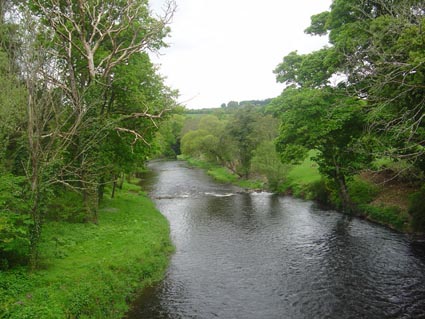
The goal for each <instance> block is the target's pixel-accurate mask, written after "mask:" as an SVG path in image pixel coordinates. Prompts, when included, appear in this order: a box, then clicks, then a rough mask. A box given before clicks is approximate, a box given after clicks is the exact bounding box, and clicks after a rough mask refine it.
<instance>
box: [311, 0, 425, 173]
mask: <svg viewBox="0 0 425 319" xmlns="http://www.w3.org/2000/svg"><path fill="white" fill-rule="evenodd" d="M423 8H424V2H423V1H421V0H406V1H390V2H388V1H385V0H375V1H354V0H336V1H334V2H333V4H332V6H331V8H330V11H328V12H323V13H320V14H318V15H315V16H313V17H312V23H311V26H310V27H309V28H307V30H306V31H307V32H308V33H310V34H317V35H324V34H326V33H328V34H329V41H330V43H331V44H332V48H331V49H327V50H329V51H333V53H332V56H333V58H332V63H331V65H329V64H327V62H326V60H324V63H323V66H322V68H324V69H325V70H328V72H327V73H328V74H333V73H336V72H340V73H342V74H344V78H345V83H344V85H345V86H346V87H347V89H348V90H347V91H348V92H350V94H351V95H353V96H361V97H363V98H366V99H367V103H368V105H369V114H368V121H369V126H370V128H371V131H372V132H373V133H374V134H376V135H378V139H379V143H378V144H379V146H380V147H379V148H377V149H376V151H377V152H380V153H382V154H385V155H387V156H391V157H394V158H403V159H405V160H406V159H408V160H409V161H410V162H411V163H414V164H416V165H417V166H419V167H421V169H422V170H423V166H422V163H423V162H424V160H423V158H424V153H425V152H424V147H423V140H424V128H423V126H424V122H423V115H424V100H423V98H422V96H423V93H424V91H423V90H424V88H423V85H422V83H423V79H424V74H425V69H424V61H425V54H424V52H425V50H424V48H425V42H424V39H423V34H422V30H423V26H424V22H425V20H424V14H423Z"/></svg>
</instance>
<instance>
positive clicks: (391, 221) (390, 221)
mask: <svg viewBox="0 0 425 319" xmlns="http://www.w3.org/2000/svg"><path fill="white" fill-rule="evenodd" d="M360 208H361V209H362V210H363V211H364V213H365V214H366V216H367V217H368V218H370V219H371V220H373V221H376V222H379V223H382V224H385V225H388V226H391V227H393V228H394V229H397V230H400V231H402V230H404V229H405V227H406V225H407V222H408V218H407V216H406V215H404V214H402V212H401V210H400V208H398V207H384V206H372V205H362V206H360Z"/></svg>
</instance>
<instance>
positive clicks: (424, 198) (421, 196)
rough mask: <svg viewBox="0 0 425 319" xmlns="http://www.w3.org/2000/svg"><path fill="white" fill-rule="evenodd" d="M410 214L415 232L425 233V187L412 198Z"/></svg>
mask: <svg viewBox="0 0 425 319" xmlns="http://www.w3.org/2000/svg"><path fill="white" fill-rule="evenodd" d="M409 214H410V216H412V222H411V224H412V227H413V229H414V230H415V231H417V232H421V233H424V232H425V187H422V189H421V190H419V191H418V192H416V193H414V194H413V195H412V196H411V197H410V205H409Z"/></svg>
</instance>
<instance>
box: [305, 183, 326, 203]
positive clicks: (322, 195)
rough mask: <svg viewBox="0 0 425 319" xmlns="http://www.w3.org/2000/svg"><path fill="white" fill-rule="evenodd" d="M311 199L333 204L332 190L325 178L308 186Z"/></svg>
mask: <svg viewBox="0 0 425 319" xmlns="http://www.w3.org/2000/svg"><path fill="white" fill-rule="evenodd" d="M308 194H309V196H308V197H309V199H311V200H314V201H317V202H318V203H320V204H322V205H330V204H331V198H330V196H331V192H330V190H329V189H328V187H327V185H326V181H325V180H324V179H321V180H318V181H315V182H313V183H311V184H310V185H309V187H308Z"/></svg>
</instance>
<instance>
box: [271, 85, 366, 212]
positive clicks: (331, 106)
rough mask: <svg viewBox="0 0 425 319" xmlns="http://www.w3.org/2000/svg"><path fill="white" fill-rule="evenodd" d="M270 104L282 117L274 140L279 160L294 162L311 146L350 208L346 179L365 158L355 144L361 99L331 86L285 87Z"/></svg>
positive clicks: (361, 118) (358, 136)
mask: <svg viewBox="0 0 425 319" xmlns="http://www.w3.org/2000/svg"><path fill="white" fill-rule="evenodd" d="M273 104H274V109H275V112H277V113H278V114H279V115H280V117H281V121H282V124H281V127H280V135H279V137H278V139H277V144H276V145H277V150H278V152H279V153H280V155H281V159H282V161H283V162H284V163H297V162H299V161H300V160H303V159H304V158H306V157H307V155H308V152H309V151H310V150H311V149H315V150H317V151H318V153H317V155H316V157H315V161H316V162H317V164H318V166H319V171H320V173H322V174H323V175H324V176H326V177H327V178H329V179H330V180H332V181H334V183H335V185H337V187H336V188H337V189H338V191H339V197H340V200H341V202H342V208H343V209H344V210H346V211H347V212H351V211H352V207H351V200H350V198H349V194H348V190H347V186H346V179H347V178H349V177H350V176H352V175H353V174H355V173H356V172H358V171H359V170H360V168H361V167H362V165H363V164H364V163H365V162H367V160H368V157H367V156H362V155H363V153H362V151H361V148H360V147H359V146H358V141H359V140H360V139H361V138H362V133H363V127H364V116H363V106H364V104H363V102H362V101H360V100H358V99H354V98H350V97H347V96H346V95H345V94H344V92H341V91H340V90H338V89H333V88H326V89H320V90H319V89H308V88H300V89H295V88H288V89H286V90H285V91H284V92H283V93H282V95H281V96H280V97H278V98H276V99H275V100H274V101H273Z"/></svg>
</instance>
